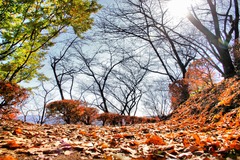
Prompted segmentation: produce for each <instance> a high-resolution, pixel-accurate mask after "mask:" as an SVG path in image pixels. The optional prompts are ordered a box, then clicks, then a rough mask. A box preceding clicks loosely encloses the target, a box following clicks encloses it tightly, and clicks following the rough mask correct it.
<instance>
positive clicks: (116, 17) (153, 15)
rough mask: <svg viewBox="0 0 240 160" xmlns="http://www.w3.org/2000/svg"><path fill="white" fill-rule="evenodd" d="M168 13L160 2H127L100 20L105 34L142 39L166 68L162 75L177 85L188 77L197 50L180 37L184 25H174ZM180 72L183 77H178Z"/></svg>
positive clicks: (107, 12) (132, 0)
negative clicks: (180, 30)
mask: <svg viewBox="0 0 240 160" xmlns="http://www.w3.org/2000/svg"><path fill="white" fill-rule="evenodd" d="M166 12H167V9H166V8H164V5H163V3H162V1H160V0H157V1H152V0H145V1H135V0H124V1H123V3H119V4H117V3H116V4H115V6H114V7H112V8H108V9H107V10H106V11H105V12H104V14H103V16H101V17H100V21H99V23H98V26H99V27H100V28H102V29H103V30H104V32H105V33H109V34H115V35H116V36H118V37H119V38H134V39H138V40H141V43H142V44H143V45H145V46H146V47H149V48H151V49H152V53H154V54H155V56H156V57H157V58H158V62H159V64H160V65H161V67H162V68H163V70H162V71H161V72H159V73H161V74H163V75H167V76H168V78H169V79H170V80H171V81H172V82H174V81H176V80H177V79H180V78H184V77H185V73H186V68H187V66H188V65H189V63H190V62H191V61H192V60H193V59H194V58H195V56H196V52H197V51H196V50H195V49H194V48H193V47H192V46H191V44H190V43H189V42H187V41H185V42H183V41H184V39H181V36H179V33H178V34H176V31H177V28H178V27H180V24H176V25H174V26H173V25H171V20H170V19H169V17H168V16H167V14H166ZM180 42H181V43H180ZM182 44H185V45H182ZM174 64H177V67H175V66H174ZM179 69H180V72H181V75H178V70H179ZM176 71H177V72H176Z"/></svg>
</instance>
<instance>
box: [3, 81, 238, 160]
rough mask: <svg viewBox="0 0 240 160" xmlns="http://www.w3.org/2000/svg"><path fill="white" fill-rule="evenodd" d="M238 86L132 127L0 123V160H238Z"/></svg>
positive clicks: (213, 92)
mask: <svg viewBox="0 0 240 160" xmlns="http://www.w3.org/2000/svg"><path fill="white" fill-rule="evenodd" d="M239 95H240V84H239V79H237V78H235V79H230V80H228V81H224V83H220V84H218V85H217V86H216V87H214V88H211V89H209V90H208V91H205V92H202V93H199V94H198V95H197V96H194V97H191V98H190V99H189V100H188V101H187V102H185V103H184V104H182V105H181V106H180V107H179V108H178V109H177V110H176V111H174V112H173V113H172V115H171V117H170V118H169V119H168V120H165V121H161V122H159V123H148V124H135V125H132V126H115V127H111V126H103V127H99V126H86V125H42V126H40V125H36V124H30V123H23V122H21V121H13V120H3V119H2V120H0V160H34V159H36V160H63V159H71V160H78V159H79V160H83V159H106V160H145V159H146V160H158V159H159V160H161V159H163V160H164V159H169V160H174V159H203V160H209V159H228V160H231V159H233V160H235V159H240V127H239V126H240V125H239V124H240V105H239V104H240V102H239V101H240V100H239V99H240V97H239Z"/></svg>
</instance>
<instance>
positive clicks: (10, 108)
mask: <svg viewBox="0 0 240 160" xmlns="http://www.w3.org/2000/svg"><path fill="white" fill-rule="evenodd" d="M28 96H29V93H28V90H27V89H25V88H21V87H20V86H19V85H18V84H16V83H10V82H6V81H1V80H0V117H1V118H7V119H13V118H16V116H17V114H18V113H19V111H18V109H16V108H14V107H16V106H18V105H20V104H21V103H23V102H24V101H25V100H26V99H27V98H28Z"/></svg>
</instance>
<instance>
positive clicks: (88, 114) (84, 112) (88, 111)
mask: <svg viewBox="0 0 240 160" xmlns="http://www.w3.org/2000/svg"><path fill="white" fill-rule="evenodd" d="M77 109H78V110H79V111H80V112H79V116H80V117H79V120H80V121H81V122H83V123H84V124H86V125H90V124H92V122H93V121H94V120H96V118H97V116H98V109H97V108H93V107H85V106H79V107H78V108H77Z"/></svg>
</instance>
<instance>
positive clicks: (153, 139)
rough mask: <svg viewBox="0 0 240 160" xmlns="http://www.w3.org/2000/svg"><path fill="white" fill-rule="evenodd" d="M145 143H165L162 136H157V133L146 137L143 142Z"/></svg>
mask: <svg viewBox="0 0 240 160" xmlns="http://www.w3.org/2000/svg"><path fill="white" fill-rule="evenodd" d="M145 143H146V144H154V145H165V144H166V143H165V142H164V140H163V138H161V137H159V136H157V135H152V136H151V137H150V138H148V139H147V140H146V142H145Z"/></svg>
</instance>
